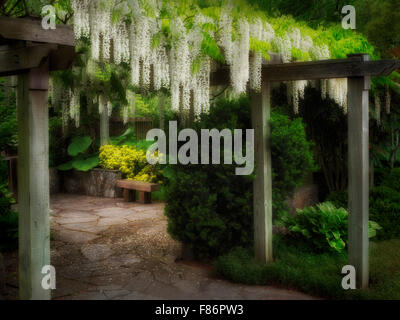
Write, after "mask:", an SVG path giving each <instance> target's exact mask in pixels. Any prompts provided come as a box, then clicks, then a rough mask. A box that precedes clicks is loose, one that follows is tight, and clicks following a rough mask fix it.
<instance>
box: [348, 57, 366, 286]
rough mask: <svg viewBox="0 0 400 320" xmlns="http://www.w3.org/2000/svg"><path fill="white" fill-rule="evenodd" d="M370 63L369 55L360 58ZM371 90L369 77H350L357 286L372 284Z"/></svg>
mask: <svg viewBox="0 0 400 320" xmlns="http://www.w3.org/2000/svg"><path fill="white" fill-rule="evenodd" d="M359 57H360V60H361V61H369V55H359ZM369 89H370V77H369V76H363V77H350V78H348V129H349V133H348V137H349V138H348V150H349V155H348V156H349V159H348V163H349V164H348V170H349V249H348V251H349V263H350V265H353V266H354V267H355V269H356V277H357V287H358V288H367V287H368V281H369V254H368V250H369V240H368V209H369V208H368V201H369V155H368V143H369V125H368V113H369Z"/></svg>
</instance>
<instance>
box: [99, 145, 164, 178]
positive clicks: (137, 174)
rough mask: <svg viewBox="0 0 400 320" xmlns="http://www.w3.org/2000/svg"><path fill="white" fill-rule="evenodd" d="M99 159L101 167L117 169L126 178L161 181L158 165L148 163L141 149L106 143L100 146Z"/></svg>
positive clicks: (144, 152)
mask: <svg viewBox="0 0 400 320" xmlns="http://www.w3.org/2000/svg"><path fill="white" fill-rule="evenodd" d="M156 156H158V154H156ZM99 159H100V166H101V167H102V168H104V169H108V170H119V171H121V173H122V175H123V176H124V177H125V178H127V179H131V180H137V181H146V182H159V183H161V178H162V175H161V171H160V167H159V165H158V164H157V165H150V164H149V163H148V162H147V159H146V151H145V150H143V149H140V148H137V147H135V146H128V145H122V146H115V145H106V146H102V147H100V155H99Z"/></svg>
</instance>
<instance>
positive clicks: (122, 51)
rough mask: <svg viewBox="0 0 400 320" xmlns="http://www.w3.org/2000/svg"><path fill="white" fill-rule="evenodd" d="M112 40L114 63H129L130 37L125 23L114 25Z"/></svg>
mask: <svg viewBox="0 0 400 320" xmlns="http://www.w3.org/2000/svg"><path fill="white" fill-rule="evenodd" d="M111 34H112V36H111V37H112V39H113V40H114V50H113V51H114V62H115V63H116V64H120V63H121V62H129V58H130V48H129V35H128V31H127V28H126V25H125V22H119V23H117V24H113V25H112V32H111Z"/></svg>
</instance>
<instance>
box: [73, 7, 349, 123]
mask: <svg viewBox="0 0 400 320" xmlns="http://www.w3.org/2000/svg"><path fill="white" fill-rule="evenodd" d="M193 3H195V2H193ZM194 7H195V6H191V9H190V10H192V12H191V13H190V15H185V14H186V13H183V12H184V10H180V9H179V4H175V3H174V2H172V1H171V2H170V1H161V0H151V1H145V0H121V1H113V0H97V1H91V0H73V1H72V8H73V9H74V33H75V37H76V38H77V39H79V38H81V37H86V38H89V39H90V43H91V50H90V59H89V61H88V63H87V66H86V71H85V72H86V74H87V75H89V76H88V79H90V77H91V76H93V75H94V74H95V71H96V69H95V68H96V61H103V62H113V63H115V64H120V63H128V64H129V65H130V72H131V85H132V86H133V87H135V88H139V87H140V88H143V89H145V90H148V89H150V88H151V89H155V90H160V89H161V88H166V89H169V90H170V91H171V103H172V108H173V110H175V111H180V112H183V113H184V114H189V110H190V109H191V108H192V107H193V111H194V114H195V116H198V115H199V114H200V113H201V112H207V111H208V110H209V107H210V102H209V97H210V73H211V72H212V65H213V62H214V61H215V60H219V62H222V61H224V62H225V64H227V65H228V66H230V82H231V87H232V91H233V93H234V94H235V95H239V94H241V93H244V92H246V91H247V88H248V85H249V86H250V89H252V90H255V91H260V89H261V83H262V81H261V77H262V75H261V74H262V72H261V71H262V64H263V62H264V58H265V57H266V55H265V52H266V51H268V50H269V48H270V49H271V50H273V51H276V52H277V53H279V54H280V55H281V57H282V60H283V62H284V63H288V62H291V61H294V60H311V59H313V60H324V59H329V58H330V57H331V53H330V50H329V48H328V46H326V45H317V44H315V43H314V42H313V39H312V38H311V37H310V36H309V35H304V34H302V33H303V31H301V30H300V29H298V28H290V29H289V30H287V31H284V32H283V31H282V30H280V29H279V30H278V29H275V30H274V28H273V27H272V26H271V24H269V23H268V22H267V21H266V19H265V18H262V17H261V16H260V17H257V15H254V16H252V17H251V18H248V17H246V16H245V15H241V14H240V13H238V11H237V10H236V11H235V9H234V8H233V6H232V5H230V4H229V3H228V5H223V6H222V8H219V9H218V10H217V11H212V10H202V9H200V8H197V9H198V11H193V10H196V9H193V8H194ZM177 8H178V9H177ZM116 10H117V11H118V12H119V18H118V19H116V18H115V14H114V13H115V12H116ZM165 12H168V15H166V14H165ZM310 34H312V33H310ZM215 48H217V49H216V50H215ZM215 51H217V52H215ZM217 56H221V57H222V59H218V58H216V57H217ZM85 83H86V81H85ZM309 83H310V82H307V81H295V82H293V83H291V84H290V86H289V87H290V88H289V90H288V98H289V99H290V100H291V102H292V103H293V106H294V111H295V112H296V113H297V112H298V102H299V99H300V98H302V97H304V90H305V87H306V86H307V84H309ZM320 88H321V95H322V97H323V98H326V97H327V96H328V95H329V96H330V97H331V98H333V99H334V100H335V101H336V102H337V103H338V104H339V105H341V106H342V108H343V110H344V111H345V112H346V109H347V106H346V104H347V103H346V97H347V82H346V81H345V80H343V79H334V80H321V82H320ZM127 95H128V98H127V100H128V101H131V100H134V98H132V95H130V94H129V93H128V94H127ZM72 104H73V105H75V103H72ZM88 105H89V103H88ZM133 105H134V103H133ZM105 108H107V111H108V112H109V113H110V112H111V111H112V105H111V103H110V102H109V101H107V102H104V98H100V102H99V111H100V112H103V110H105ZM74 110H75V109H74ZM132 110H134V107H133V106H132V103H131V102H128V104H127V105H126V106H125V107H123V117H124V120H125V121H127V119H128V118H129V116H130V115H131V114H132ZM76 112H77V111H76V110H75V111H70V113H71V116H74V119H75V121H76V122H77V123H79V121H78V120H77V115H76Z"/></svg>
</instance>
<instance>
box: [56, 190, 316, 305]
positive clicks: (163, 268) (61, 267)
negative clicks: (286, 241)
mask: <svg viewBox="0 0 400 320" xmlns="http://www.w3.org/2000/svg"><path fill="white" fill-rule="evenodd" d="M51 209H52V217H51V230H52V240H51V262H52V265H54V266H55V268H56V278H57V283H56V286H57V289H56V290H54V291H53V292H52V298H53V299H90V300H105V299H123V300H129V299H232V300H234V299H266V300H268V299H314V298H313V297H310V296H308V295H305V294H302V293H299V292H295V291H291V290H285V289H279V288H275V287H269V286H246V285H241V284H235V283H231V282H229V281H225V280H221V279H218V277H217V276H216V275H214V274H213V273H212V269H211V267H210V266H207V265H203V264H199V263H195V262H188V261H186V262H184V261H179V259H178V258H179V257H180V255H181V251H182V248H181V245H180V244H179V243H178V242H176V241H174V240H173V239H171V237H170V236H169V235H168V233H167V231H166V226H167V221H166V218H165V216H164V214H163V210H164V204H163V203H157V202H154V203H152V204H147V205H143V204H138V203H134V202H129V203H127V202H123V201H122V199H107V198H96V197H88V196H80V195H70V194H58V195H55V196H53V197H52V199H51Z"/></svg>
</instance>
